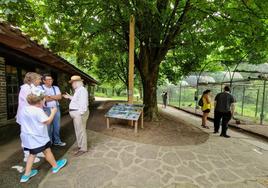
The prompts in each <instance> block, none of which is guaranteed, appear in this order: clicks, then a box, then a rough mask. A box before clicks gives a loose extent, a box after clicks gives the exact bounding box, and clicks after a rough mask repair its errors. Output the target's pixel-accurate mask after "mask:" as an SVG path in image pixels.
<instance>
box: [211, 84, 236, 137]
mask: <svg viewBox="0 0 268 188" xmlns="http://www.w3.org/2000/svg"><path fill="white" fill-rule="evenodd" d="M214 105H215V111H214V133H215V134H216V133H218V132H219V128H220V122H221V121H222V123H221V126H222V129H221V134H220V136H223V137H225V138H230V136H229V135H227V129H228V123H229V121H230V120H231V118H232V117H233V115H234V111H235V98H234V97H233V95H232V94H231V93H230V87H229V86H225V87H224V92H222V93H219V94H217V95H216V97H215V104H214Z"/></svg>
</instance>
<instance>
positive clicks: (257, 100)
mask: <svg viewBox="0 0 268 188" xmlns="http://www.w3.org/2000/svg"><path fill="white" fill-rule="evenodd" d="M259 94H260V89H258V91H257V99H256V110H255V117H257V114H258V106H259Z"/></svg>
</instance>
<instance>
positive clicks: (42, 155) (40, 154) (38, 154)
mask: <svg viewBox="0 0 268 188" xmlns="http://www.w3.org/2000/svg"><path fill="white" fill-rule="evenodd" d="M36 157H43V158H45V154H44V153H43V152H41V153H37V155H36Z"/></svg>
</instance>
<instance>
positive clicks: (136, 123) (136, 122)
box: [135, 121, 138, 133]
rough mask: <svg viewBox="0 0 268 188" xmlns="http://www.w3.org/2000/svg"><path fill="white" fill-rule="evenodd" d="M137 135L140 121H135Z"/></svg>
mask: <svg viewBox="0 0 268 188" xmlns="http://www.w3.org/2000/svg"><path fill="white" fill-rule="evenodd" d="M135 133H138V121H135Z"/></svg>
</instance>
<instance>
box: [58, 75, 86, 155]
mask: <svg viewBox="0 0 268 188" xmlns="http://www.w3.org/2000/svg"><path fill="white" fill-rule="evenodd" d="M69 83H71V84H72V88H73V89H74V95H73V96H71V95H69V94H68V93H66V94H64V95H63V97H64V98H66V99H70V100H71V102H70V104H69V113H70V116H71V118H72V119H73V123H74V129H75V135H76V141H77V145H78V148H77V150H76V152H75V156H80V155H83V154H84V153H86V152H87V133H86V124H87V119H88V116H89V110H88V91H87V89H86V88H85V87H84V84H83V80H82V79H81V77H80V76H76V75H75V76H72V77H71V80H70V81H69Z"/></svg>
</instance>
